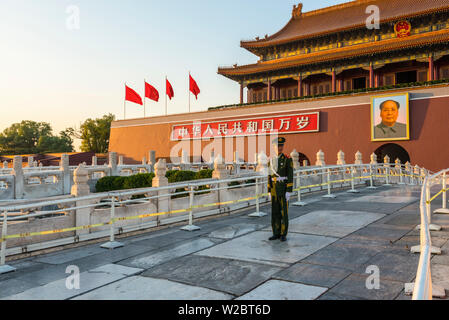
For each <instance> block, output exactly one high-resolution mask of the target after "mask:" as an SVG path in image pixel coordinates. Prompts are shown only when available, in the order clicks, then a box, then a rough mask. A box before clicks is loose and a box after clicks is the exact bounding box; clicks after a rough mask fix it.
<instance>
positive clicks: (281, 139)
mask: <svg viewBox="0 0 449 320" xmlns="http://www.w3.org/2000/svg"><path fill="white" fill-rule="evenodd" d="M272 143H273V144H277V145H278V146H283V145H284V144H285V138H284V137H279V138H276V139H274V140H273V141H272Z"/></svg>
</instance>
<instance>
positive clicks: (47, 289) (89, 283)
mask: <svg viewBox="0 0 449 320" xmlns="http://www.w3.org/2000/svg"><path fill="white" fill-rule="evenodd" d="M141 271H142V269H137V268H129V267H124V266H117V265H105V266H102V267H100V268H97V269H92V270H89V271H87V272H82V273H80V275H79V279H80V288H79V289H68V288H67V286H66V278H64V279H60V280H56V281H53V282H50V283H47V284H45V285H43V286H39V287H35V288H32V289H29V290H25V291H23V292H21V293H18V294H15V295H11V296H7V297H5V298H2V299H4V300H65V299H70V298H72V297H75V296H77V295H79V294H82V293H85V292H88V291H90V290H93V289H95V288H98V287H101V286H104V285H106V284H109V283H111V282H115V281H117V280H120V279H123V278H125V277H126V276H129V275H132V274H136V273H140V272H141ZM69 275H70V274H67V276H69Z"/></svg>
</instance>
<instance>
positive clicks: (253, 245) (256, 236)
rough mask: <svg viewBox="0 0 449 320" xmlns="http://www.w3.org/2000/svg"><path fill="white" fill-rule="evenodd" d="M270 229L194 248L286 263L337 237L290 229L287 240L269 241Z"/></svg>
mask: <svg viewBox="0 0 449 320" xmlns="http://www.w3.org/2000/svg"><path fill="white" fill-rule="evenodd" d="M271 235H272V233H271V232H266V231H256V232H252V233H250V234H247V235H244V236H241V237H239V238H236V239H233V240H230V241H227V242H224V243H222V244H219V245H216V246H214V247H212V248H209V249H206V250H203V251H200V252H198V254H199V255H205V256H210V257H217V258H227V259H236V260H242V261H250V262H258V263H266V264H271V265H277V266H284V267H285V266H288V265H289V264H291V263H294V262H297V261H299V260H301V259H304V258H305V257H307V256H309V255H310V254H312V253H314V252H315V251H317V250H319V249H321V248H323V247H325V246H327V245H329V244H331V243H333V242H335V241H336V240H337V238H332V237H325V236H316V235H304V234H298V233H290V234H289V235H288V237H287V238H288V240H287V241H285V242H280V241H279V240H275V241H269V240H268V238H269V237H270V236H271Z"/></svg>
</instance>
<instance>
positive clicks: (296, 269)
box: [273, 262, 351, 288]
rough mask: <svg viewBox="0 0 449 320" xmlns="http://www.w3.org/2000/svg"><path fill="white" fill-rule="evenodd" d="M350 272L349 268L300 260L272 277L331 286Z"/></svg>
mask: <svg viewBox="0 0 449 320" xmlns="http://www.w3.org/2000/svg"><path fill="white" fill-rule="evenodd" d="M350 274H351V271H350V270H347V269H343V268H337V267H331V266H320V265H315V264H309V263H301V262H300V263H296V264H294V265H292V266H291V267H289V268H287V269H285V270H282V271H280V272H278V273H276V274H275V275H273V278H275V279H279V280H286V281H293V282H299V283H303V284H308V285H313V286H318V287H326V288H331V287H333V286H335V285H336V284H337V283H339V282H340V281H341V280H343V279H344V278H346V277H347V276H349V275H350Z"/></svg>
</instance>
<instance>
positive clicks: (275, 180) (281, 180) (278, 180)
mask: <svg viewBox="0 0 449 320" xmlns="http://www.w3.org/2000/svg"><path fill="white" fill-rule="evenodd" d="M271 179H273V181H274V182H284V181H286V180H288V178H287V177H272V178H271Z"/></svg>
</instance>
